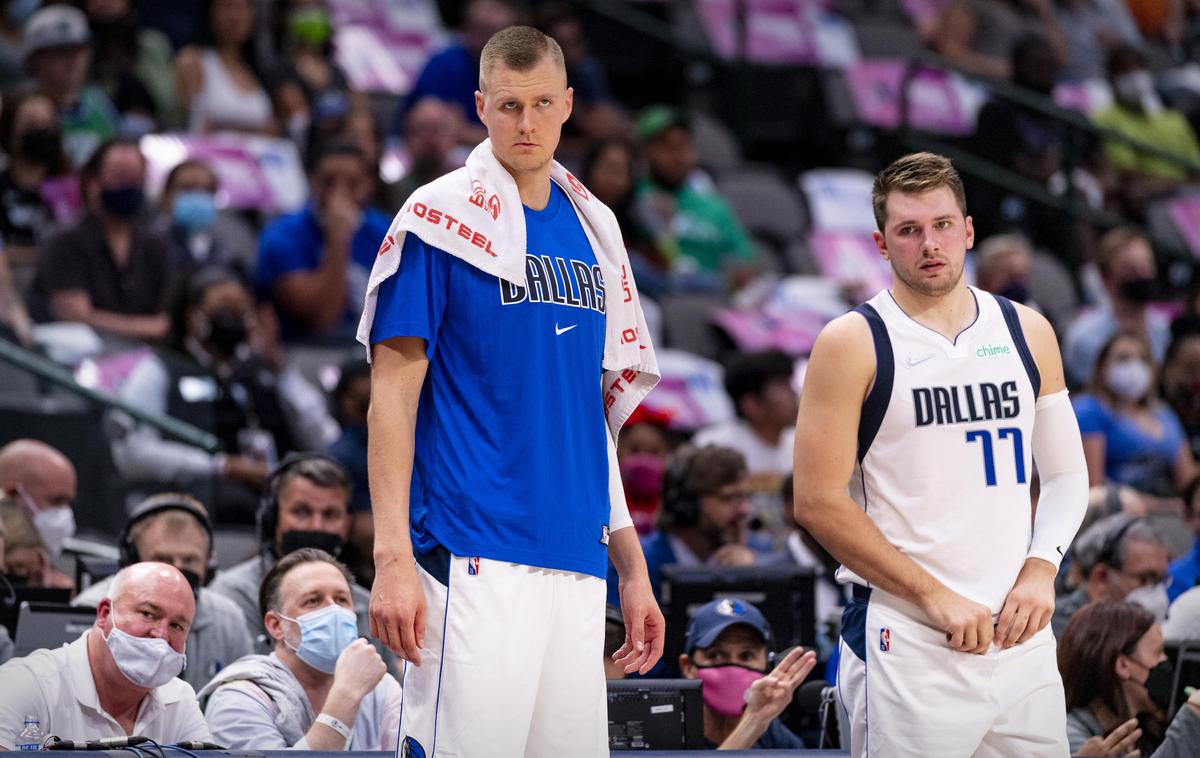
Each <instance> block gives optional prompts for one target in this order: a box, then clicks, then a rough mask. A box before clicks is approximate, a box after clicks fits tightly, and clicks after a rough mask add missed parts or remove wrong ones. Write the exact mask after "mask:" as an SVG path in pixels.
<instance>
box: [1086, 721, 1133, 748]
mask: <svg viewBox="0 0 1200 758" xmlns="http://www.w3.org/2000/svg"><path fill="white" fill-rule="evenodd" d="M1141 736H1142V730H1141V729H1139V728H1138V722H1137V719H1129V720H1128V721H1126V722H1125V723H1124V724H1121V725H1120V726H1118V727H1117V728H1116V729H1113V730H1112V731H1111V732H1109V733H1108V736H1107V737H1098V736H1097V737H1091V738H1090V739H1088V741H1087V742H1085V743H1083V745H1082V746H1081V747H1080V748H1079V750H1078V751H1076V753H1075V755H1077V756H1085V755H1086V756H1097V755H1099V756H1140V755H1141V754H1142V753H1141V751H1140V750H1136V749H1134V746H1135V745H1137V741H1138V740H1139V739H1140V738H1141Z"/></svg>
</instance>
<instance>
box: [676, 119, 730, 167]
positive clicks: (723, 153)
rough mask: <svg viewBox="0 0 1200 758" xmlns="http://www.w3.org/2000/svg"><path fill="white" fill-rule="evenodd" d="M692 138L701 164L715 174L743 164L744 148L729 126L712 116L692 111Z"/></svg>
mask: <svg viewBox="0 0 1200 758" xmlns="http://www.w3.org/2000/svg"><path fill="white" fill-rule="evenodd" d="M688 118H690V119H691V120H692V140H693V142H694V143H695V145H696V155H698V156H699V158H700V165H701V166H703V167H704V168H706V169H708V170H709V171H712V172H713V173H715V174H721V173H724V172H726V171H730V170H733V169H736V168H738V167H739V166H741V164H742V149H741V147H739V146H738V143H737V139H736V138H735V137H734V136H733V132H731V131H729V128H728V127H726V126H725V125H724V124H722V123H721V122H720V121H718V120H716V119H715V118H713V117H712V116H709V115H707V114H705V113H701V112H699V111H691V112H689V113H688Z"/></svg>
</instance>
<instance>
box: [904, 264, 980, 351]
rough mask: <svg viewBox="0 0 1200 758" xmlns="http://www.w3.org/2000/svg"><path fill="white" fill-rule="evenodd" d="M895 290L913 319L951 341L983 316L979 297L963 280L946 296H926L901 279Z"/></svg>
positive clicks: (906, 311)
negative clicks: (980, 314) (980, 310)
mask: <svg viewBox="0 0 1200 758" xmlns="http://www.w3.org/2000/svg"><path fill="white" fill-rule="evenodd" d="M891 292H892V297H893V298H895V300H896V304H897V305H899V306H900V308H901V309H903V310H904V312H905V313H906V314H907V315H908V317H909V318H911V319H912V320H913V321H916V322H917V323H918V324H920V325H922V326H924V327H927V328H929V329H932V330H933V331H935V332H937V333H939V334H941V335H942V336H943V337H945V338H946V339H948V340H951V341H953V340H954V339H955V338H956V337H957V336H958V335H959V334H960V333H962V331H963V330H964V329H966V328H967V327H968V326H970V325H971V324H972V323H973V322H974V321H975V319H976V318H977V317H978V316H979V306H978V304H977V303H976V302H975V296H974V295H972V294H971V290H969V289H967V285H966V284H965V283H964V282H961V281H960V282H959V283H958V285H957V286H955V288H954V289H953V290H951V291H950V292H947V293H946V294H944V295H923V294H921V293H920V292H916V291H914V290H912V289H910V288H909V287H908V286H907V285H905V284H904V283H903V282H901V281H899V280H898V279H897V281H896V283H895V284H894V285H893V286H892V290H891Z"/></svg>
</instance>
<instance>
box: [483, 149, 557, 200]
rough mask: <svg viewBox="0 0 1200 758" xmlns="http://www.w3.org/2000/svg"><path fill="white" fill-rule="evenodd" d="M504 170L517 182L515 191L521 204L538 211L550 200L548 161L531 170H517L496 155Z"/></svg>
mask: <svg viewBox="0 0 1200 758" xmlns="http://www.w3.org/2000/svg"><path fill="white" fill-rule="evenodd" d="M496 161H497V162H499V164H500V165H501V166H503V167H504V170H505V171H507V172H508V173H509V176H511V177H512V178H513V180H514V181H515V182H516V183H517V192H518V193H519V194H520V195H521V205H524V206H525V207H526V208H529V209H530V210H534V211H540V210H542V209H543V208H545V207H546V205H547V204H549V202H550V166H551V164H550V162H547V163H546V165H544V166H540V167H538V168H536V169H534V170H532V171H518V170H516V169H514V168H513V167H512V166H510V165H508V164H507V163H505V162H504V161H502V160H500V156H498V155H497V156H496Z"/></svg>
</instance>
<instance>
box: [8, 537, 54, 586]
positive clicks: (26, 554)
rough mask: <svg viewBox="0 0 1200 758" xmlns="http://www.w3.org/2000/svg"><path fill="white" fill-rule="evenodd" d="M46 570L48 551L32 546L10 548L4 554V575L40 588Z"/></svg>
mask: <svg viewBox="0 0 1200 758" xmlns="http://www.w3.org/2000/svg"><path fill="white" fill-rule="evenodd" d="M45 570H46V551H44V550H42V549H41V548H37V547H32V546H21V547H10V548H8V549H7V550H5V552H4V573H5V574H8V575H9V576H12V577H16V578H17V579H23V580H25V581H26V582H27V583H28V584H30V585H31V586H34V587H36V586H38V585H40V584H41V581H42V574H43V573H44V572H45Z"/></svg>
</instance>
